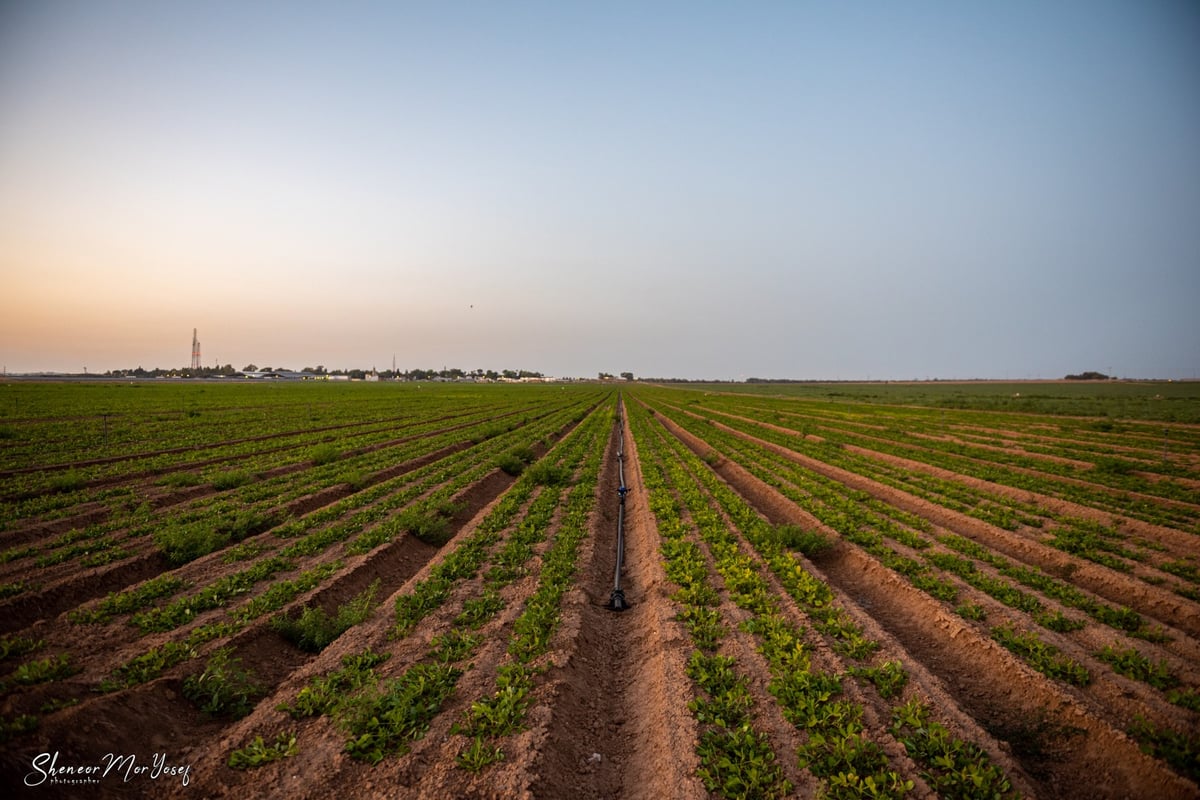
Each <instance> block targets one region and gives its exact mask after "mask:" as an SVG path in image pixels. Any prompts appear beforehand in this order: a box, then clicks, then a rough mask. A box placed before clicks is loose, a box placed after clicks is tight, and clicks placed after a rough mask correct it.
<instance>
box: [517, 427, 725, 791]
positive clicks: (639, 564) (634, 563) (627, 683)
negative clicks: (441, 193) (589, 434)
mask: <svg viewBox="0 0 1200 800" xmlns="http://www.w3.org/2000/svg"><path fill="white" fill-rule="evenodd" d="M618 445H621V446H622V447H623V451H624V454H625V457H624V467H625V482H626V485H627V486H629V487H631V488H632V491H631V492H630V493H629V495H628V496H627V499H626V502H625V552H624V569H623V571H622V573H621V590H622V592H623V593H624V596H625V598H626V601H627V603H628V606H629V607H628V608H627V609H626V610H625V611H622V612H617V611H613V610H610V609H609V608H608V607H607V605H608V603H609V602H610V596H611V592H612V589H613V586H614V576H615V569H616V530H617V516H618V508H619V500H618V492H617V488H618V486H619V485H620V480H619V472H618V462H617V455H616V454H617V449H618ZM641 486H642V479H641V465H640V462H639V461H638V457H637V448H636V446H635V444H634V442H633V438H632V436H630V435H629V434H628V431H627V429H625V428H624V427H623V426H622V429H621V431H615V432H614V437H613V440H612V441H611V442H610V444H609V449H608V453H607V456H606V460H605V465H604V468H603V470H602V472H601V476H600V482H599V496H598V498H597V506H596V513H595V514H594V515H593V521H592V533H591V536H590V537H589V538H588V539H587V541H586V543H585V544H584V547H583V548H582V549H581V551H580V564H581V566H580V571H579V576H580V580H579V581H578V583H577V587H576V588H575V589H573V590H572V591H571V592H570V594H569V595H568V596H567V600H566V608H565V611H564V614H563V625H562V629H561V630H560V633H559V635H558V639H557V641H556V645H555V649H554V653H553V655H552V660H553V663H554V664H555V666H554V667H553V668H552V669H551V671H550V672H549V673H548V676H547V678H548V682H549V688H550V693H549V694H550V696H551V698H552V699H550V700H548V701H547V702H548V704H549V706H550V708H551V709H552V711H551V715H550V719H549V723H548V725H547V728H546V735H545V738H544V745H543V748H542V751H541V752H540V753H539V755H538V757H537V759H536V761H535V765H534V773H535V775H536V778H535V779H534V782H533V785H532V796H533V797H535V798H546V800H553V799H554V798H563V797H576V798H580V799H581V800H602V799H603V800H607V799H608V798H632V799H633V800H638V799H639V798H645V800H657V798H662V797H676V798H682V799H684V800H686V799H688V798H693V799H694V800H699V799H700V798H703V797H705V796H706V795H705V792H704V789H703V786H702V785H701V784H700V782H699V781H698V780H697V779H696V778H695V770H696V767H697V765H698V760H697V757H696V754H695V750H694V747H693V741H694V739H695V738H696V723H695V719H694V718H693V717H692V715H691V714H690V713H689V712H688V710H687V703H688V701H689V700H690V699H691V696H690V694H689V692H688V687H689V682H688V679H687V676H686V673H685V665H686V662H687V657H688V654H689V652H690V647H689V642H688V638H687V636H686V635H685V634H684V633H683V630H682V628H681V626H680V625H679V623H677V622H675V621H674V619H673V616H674V609H673V607H672V604H671V601H670V599H669V596H670V593H671V586H670V584H669V583H668V581H667V578H666V575H665V574H664V573H663V569H662V563H661V559H660V558H659V546H660V539H659V536H658V529H657V527H656V526H655V523H654V516H653V514H651V513H650V509H649V507H648V505H647V503H646V497H645V493H644V492H642V491H639V490H638V489H639V488H640V487H641Z"/></svg>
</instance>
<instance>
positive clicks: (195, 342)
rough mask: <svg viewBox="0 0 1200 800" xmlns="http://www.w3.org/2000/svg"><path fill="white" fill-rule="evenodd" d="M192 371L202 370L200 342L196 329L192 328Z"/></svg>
mask: <svg viewBox="0 0 1200 800" xmlns="http://www.w3.org/2000/svg"><path fill="white" fill-rule="evenodd" d="M192 369H200V340H199V339H198V338H197V337H196V329H195V328H192Z"/></svg>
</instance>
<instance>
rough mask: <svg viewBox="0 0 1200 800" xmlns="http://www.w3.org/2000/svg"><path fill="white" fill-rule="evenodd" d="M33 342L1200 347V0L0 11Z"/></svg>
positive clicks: (10, 306)
mask: <svg viewBox="0 0 1200 800" xmlns="http://www.w3.org/2000/svg"><path fill="white" fill-rule="evenodd" d="M0 279H2V284H0V285H2V287H3V293H4V296H5V313H4V314H3V315H2V316H0V360H3V362H4V365H5V367H6V368H7V369H8V371H10V372H18V371H27V370H42V369H45V370H69V371H78V370H81V369H82V368H83V367H84V366H87V367H88V369H89V371H93V372H100V371H103V370H106V369H113V368H120V367H129V366H137V365H139V364H140V365H142V366H146V367H152V366H163V367H171V366H184V365H186V364H187V362H188V360H189V356H190V352H191V351H190V346H191V329H192V328H193V327H196V328H199V331H200V338H201V342H202V345H203V351H204V362H205V363H206V364H212V363H216V362H219V363H221V364H224V363H232V364H233V365H234V366H235V367H241V366H244V365H245V364H247V363H249V362H254V363H256V364H258V365H264V364H270V365H273V366H284V367H290V368H300V367H303V366H307V365H316V364H323V365H325V366H327V367H329V368H336V367H346V368H351V367H369V366H372V365H376V366H379V367H380V368H383V367H385V366H390V364H391V359H392V356H393V355H395V358H396V361H397V364H398V365H401V366H404V367H417V366H421V367H440V366H443V365H446V366H458V367H462V368H465V369H473V368H476V367H485V368H497V369H501V368H522V369H534V370H540V371H543V372H547V373H550V374H560V375H580V376H587V375H594V374H595V373H596V372H598V371H602V370H603V371H609V372H619V371H626V370H629V371H633V372H635V373H636V374H638V375H653V376H677V377H690V378H705V377H707V378H739V377H747V376H759V377H795V378H842V379H848V378H876V379H877V378H890V379H908V378H926V377H940V378H955V377H958V378H967V377H991V378H1019V377H1029V378H1033V377H1043V378H1047V377H1061V376H1062V375H1064V374H1066V373H1068V372H1078V371H1082V370H1100V371H1104V372H1111V373H1115V374H1118V375H1121V376H1126V377H1164V378H1166V377H1174V378H1182V377H1196V376H1197V375H1200V322H1198V321H1197V314H1196V310H1195V309H1196V307H1197V305H1200V302H1198V301H1200V4H1197V3H1194V2H1138V3H1135V2H1105V1H1104V0H1088V1H1086V2H1084V1H1083V0H1080V1H1079V2H1070V1H1068V0H1064V1H1063V2H1055V3H1044V2H1020V1H1018V2H1004V3H949V2H921V1H918V2H909V3H894V2H887V3H884V2H879V3H873V2H863V3H832V2H790V3H745V4H729V3H705V2H690V3H612V2H609V3H549V2H547V3H450V2H448V3H428V4H417V3H400V2H397V3H377V4H375V3H329V4H316V3H266V2H257V3H253V2H252V3H247V2H205V3H183V2H178V3H172V2H133V1H132V0H131V1H129V2H115V1H113V0H93V1H91V2H82V1H79V2H54V0H48V1H47V2H24V3H13V4H7V5H5V6H3V7H0Z"/></svg>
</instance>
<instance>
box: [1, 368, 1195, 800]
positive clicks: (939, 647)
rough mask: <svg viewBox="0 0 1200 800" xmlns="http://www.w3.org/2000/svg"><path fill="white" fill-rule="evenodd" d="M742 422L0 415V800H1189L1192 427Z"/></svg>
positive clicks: (234, 391)
mask: <svg viewBox="0 0 1200 800" xmlns="http://www.w3.org/2000/svg"><path fill="white" fill-rule="evenodd" d="M731 388H734V387H730V386H724V385H722V386H712V387H707V388H703V389H697V388H694V387H690V388H689V387H672V386H652V385H642V384H636V383H628V382H621V383H617V384H612V383H608V384H570V385H552V384H546V385H511V386H510V385H494V386H493V385H473V384H433V383H425V384H396V385H390V384H342V385H333V384H299V383H297V384H288V383H278V384H262V383H257V382H229V383H220V382H213V383H199V382H197V383H178V384H175V383H153V382H135V383H132V384H120V383H96V384H55V383H20V382H10V383H0V692H2V695H0V697H2V703H0V715H2V720H0V721H2V726H3V727H2V728H0V785H3V786H5V787H6V788H7V787H10V786H11V787H16V788H22V787H23V786H24V787H26V791H27V792H28V793H29V794H30V795H31V796H32V795H33V794H34V793H35V792H36V793H39V794H40V795H41V796H47V797H125V796H130V797H132V796H137V797H142V796H151V797H171V798H190V797H219V796H238V797H241V798H258V797H263V798H266V797H289V798H292V797H295V798H324V797H328V796H331V795H335V794H339V795H342V796H346V797H427V798H443V797H496V798H507V797H537V798H559V797H572V798H617V797H621V798H624V797H633V798H662V797H678V798H697V799H699V798H707V797H717V798H720V797H724V798H784V797H805V798H808V797H811V798H817V797H830V798H857V797H892V798H899V797H912V798H932V797H946V798H1016V797H1047V798H1049V797H1054V798H1057V797H1078V798H1084V797H1087V798H1122V797H1155V798H1160V797H1162V798H1194V797H1197V796H1200V544H1198V542H1200V538H1198V537H1200V426H1198V425H1195V424H1193V423H1192V422H1191V421H1190V420H1193V419H1196V418H1197V417H1196V412H1197V406H1198V405H1200V401H1197V400H1196V399H1195V398H1190V399H1189V398H1188V397H1186V396H1183V395H1180V394H1178V393H1174V394H1173V393H1172V392H1176V390H1175V389H1174V388H1172V389H1169V390H1166V391H1164V392H1158V391H1154V392H1153V393H1152V395H1150V396H1143V394H1144V393H1143V394H1136V393H1135V394H1136V396H1133V395H1131V396H1129V397H1119V398H1116V399H1115V400H1113V401H1112V402H1111V403H1110V402H1109V401H1107V400H1105V399H1104V398H1102V397H1095V396H1091V397H1082V399H1080V398H1075V397H1072V398H1070V402H1069V403H1067V404H1066V405H1062V406H1056V405H1055V404H1053V403H1045V402H1043V403H1042V404H1041V405H1040V406H1038V405H1033V404H1027V405H1025V406H1020V405H1016V406H1015V407H1014V402H1013V401H1015V400H1017V399H1018V398H1015V397H1014V396H1013V395H1014V394H1015V393H1016V392H1017V391H1021V392H1022V393H1025V392H1026V390H1024V389H1021V390H1017V389H1011V387H1009V386H1004V387H1003V388H1002V389H1000V390H998V391H997V393H996V394H995V395H994V396H988V395H985V394H982V393H981V392H980V391H979V390H978V389H975V388H972V389H971V392H972V393H973V394H971V395H970V396H969V397H967V399H965V400H963V399H961V398H959V399H954V398H953V397H952V396H950V395H946V394H943V393H940V392H939V393H935V394H933V395H931V396H928V397H922V396H920V393H919V392H914V391H912V390H908V389H906V390H904V391H905V392H906V393H905V394H903V395H900V394H897V393H896V392H895V391H892V393H891V394H887V392H888V391H891V390H886V389H885V390H883V391H880V392H877V393H876V394H877V396H874V397H872V396H870V395H871V393H872V392H873V391H874V389H857V390H853V391H848V390H846V388H845V387H841V386H836V385H835V386H833V387H830V386H826V387H824V388H822V389H818V388H815V387H805V388H803V389H800V390H796V389H790V390H789V389H787V388H781V387H778V386H775V385H761V386H746V385H739V386H737V387H736V391H730V389H731ZM1010 389H1011V390H1010ZM1071 391H1075V390H1074V388H1072V390H1071ZM1153 394H1157V395H1159V399H1158V400H1155V399H1154V398H1153ZM1131 398H1132V399H1131ZM1163 398H1169V399H1168V400H1164V399H1163ZM1167 402H1169V403H1170V404H1171V405H1170V410H1169V411H1163V410H1162V409H1163V408H1164V407H1165V406H1164V404H1165V403H1167ZM1156 403H1157V405H1156ZM1080 404H1082V406H1081V405H1080ZM1081 408H1083V410H1085V411H1087V413H1086V414H1080V413H1079V412H1080V410H1081ZM1142 408H1147V409H1150V410H1148V411H1144V412H1143V411H1140V410H1139V409H1142ZM619 530H620V531H622V532H623V535H622V537H621V541H620V547H618V531H619ZM618 552H620V553H621V555H622V561H621V565H620V567H619V568H618V564H617V558H618ZM618 582H619V584H620V590H621V596H623V597H624V598H625V600H626V601H627V603H628V606H629V607H628V608H627V609H626V610H624V611H620V612H618V611H615V610H613V609H612V608H610V604H611V602H612V599H613V597H614V596H615V593H614V588H615V587H616V585H617V583H618Z"/></svg>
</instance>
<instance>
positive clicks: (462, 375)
mask: <svg viewBox="0 0 1200 800" xmlns="http://www.w3.org/2000/svg"><path fill="white" fill-rule="evenodd" d="M292 371H293V370H292V369H291V368H289V367H270V366H262V367H260V366H258V365H257V364H247V365H246V366H244V367H242V369H241V370H237V369H234V367H233V365H232V364H225V365H224V366H220V367H217V366H213V367H200V368H198V369H191V368H186V369H185V368H175V369H163V368H161V367H155V368H154V369H144V368H143V367H140V366H139V367H135V368H133V369H113V370H109V371H108V372H105V373H104V375H105V376H106V377H110V378H222V377H225V378H228V377H233V376H235V375H237V374H239V372H292ZM296 371H297V372H307V373H310V374H312V375H322V376H329V375H344V376H346V377H348V378H352V379H355V378H356V379H362V378H365V377H367V376H368V375H378V376H379V379H380V380H393V379H396V380H408V381H431V380H447V381H454V380H460V381H461V380H489V381H497V380H500V379H502V378H504V379H507V380H520V379H522V378H544V377H546V376H545V375H543V374H542V373H540V372H534V371H531V370H527V369H504V370H499V371H497V370H494V369H486V370H485V369H474V370H462V369H458V368H457V367H455V368H446V367H443V368H442V369H410V370H395V371H393V370H378V371H377V370H375V369H326V368H325V366H324V365H323V364H318V365H317V366H315V367H304V368H303V369H301V370H296Z"/></svg>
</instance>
